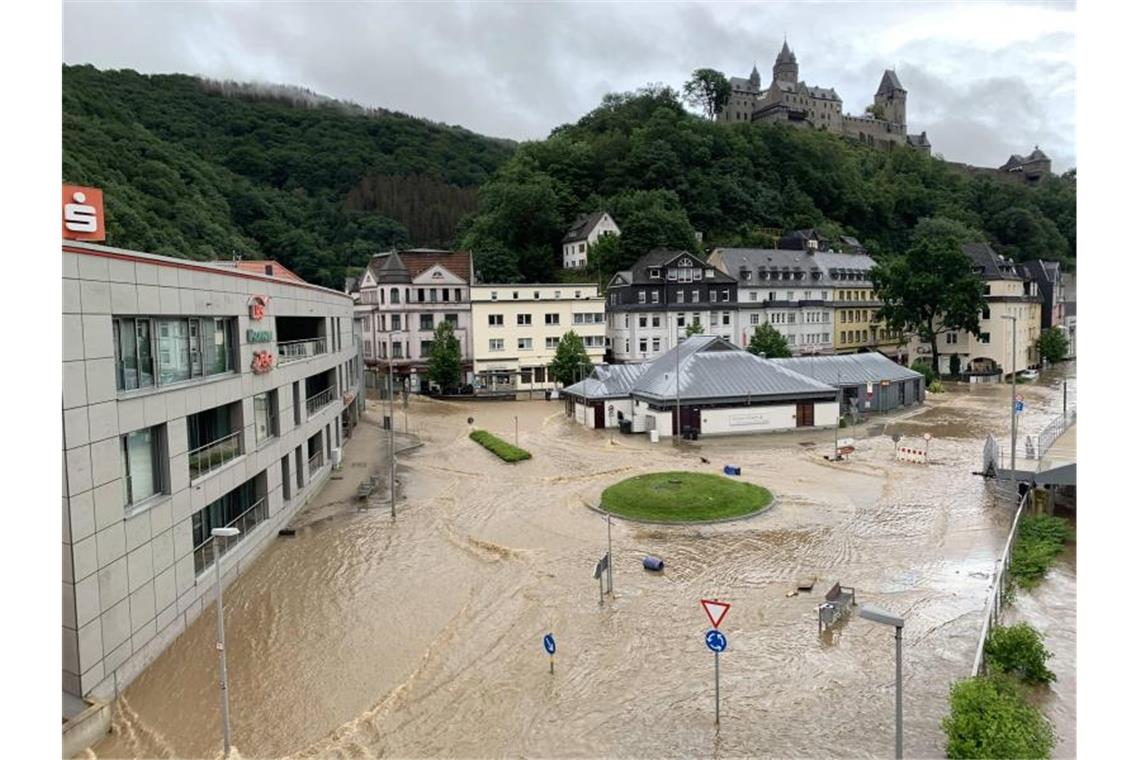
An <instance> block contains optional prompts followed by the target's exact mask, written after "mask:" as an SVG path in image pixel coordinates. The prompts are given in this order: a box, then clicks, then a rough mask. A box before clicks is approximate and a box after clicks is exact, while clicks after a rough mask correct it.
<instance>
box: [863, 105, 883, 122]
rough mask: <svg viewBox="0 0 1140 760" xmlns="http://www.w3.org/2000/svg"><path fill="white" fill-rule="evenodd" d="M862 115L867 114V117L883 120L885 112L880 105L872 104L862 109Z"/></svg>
mask: <svg viewBox="0 0 1140 760" xmlns="http://www.w3.org/2000/svg"><path fill="white" fill-rule="evenodd" d="M863 113H865V114H867V115H868V116H874V117H875V118H876V119H882V118H885V113H886V112H885V111H884V110H883V104H882V103H872V104H871V105H869V106H867V107H866V108H864V109H863Z"/></svg>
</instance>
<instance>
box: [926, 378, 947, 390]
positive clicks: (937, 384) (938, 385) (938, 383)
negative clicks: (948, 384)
mask: <svg viewBox="0 0 1140 760" xmlns="http://www.w3.org/2000/svg"><path fill="white" fill-rule="evenodd" d="M926 390H927V392H928V393H943V392H945V390H946V389H945V388H943V387H942V381H941V380H938V379H935V381H934V382H932V383H931V384H930V385H928V386H926Z"/></svg>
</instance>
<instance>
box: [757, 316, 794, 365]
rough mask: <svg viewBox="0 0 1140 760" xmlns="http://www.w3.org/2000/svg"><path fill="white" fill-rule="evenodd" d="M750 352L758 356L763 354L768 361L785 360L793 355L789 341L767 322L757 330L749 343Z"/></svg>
mask: <svg viewBox="0 0 1140 760" xmlns="http://www.w3.org/2000/svg"><path fill="white" fill-rule="evenodd" d="M748 350H749V351H750V352H752V353H754V354H756V355H757V356H759V355H761V354H763V355H764V356H765V357H766V358H768V359H784V358H786V357H789V356H791V355H792V350H791V349H790V348H789V347H788V339H787V338H785V337H784V336H783V335H780V333H779V332H778V331H777V330H776V328H775V327H772V325H770V324H769V323H767V322H765V323H764V324H762V325H760V326H759V327H758V328H756V330H755V332H753V333H752V338H750V339H749V341H748Z"/></svg>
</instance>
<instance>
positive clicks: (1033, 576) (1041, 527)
mask: <svg viewBox="0 0 1140 760" xmlns="http://www.w3.org/2000/svg"><path fill="white" fill-rule="evenodd" d="M1072 539H1073V530H1072V528H1071V527H1069V524H1068V523H1067V522H1066V521H1065V520H1063V519H1061V518H1060V517H1051V516H1049V515H1038V516H1035V517H1026V518H1025V519H1023V520H1022V521H1021V526H1020V528H1019V529H1018V533H1017V541H1016V542H1015V543H1014V545H1013V552H1012V555H1011V557H1010V563H1009V572H1010V574H1011V575H1013V577H1014V578H1016V579H1017V582H1018V584H1019V585H1020V586H1022V587H1024V588H1031V587H1033V586H1034V585H1036V584H1037V583H1038V582H1040V580H1041V579H1042V578H1043V577H1045V573H1047V572H1048V571H1049V568H1050V567H1052V566H1053V560H1055V559H1056V558H1057V555H1058V554H1060V553H1061V552H1062V551H1064V549H1065V543H1066V542H1067V541H1071V540H1072Z"/></svg>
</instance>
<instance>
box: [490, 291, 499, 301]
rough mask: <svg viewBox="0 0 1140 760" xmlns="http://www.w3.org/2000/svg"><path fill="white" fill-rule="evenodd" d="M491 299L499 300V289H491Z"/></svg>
mask: <svg viewBox="0 0 1140 760" xmlns="http://www.w3.org/2000/svg"><path fill="white" fill-rule="evenodd" d="M491 300H492V301H498V300H499V291H497V290H492V291H491Z"/></svg>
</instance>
